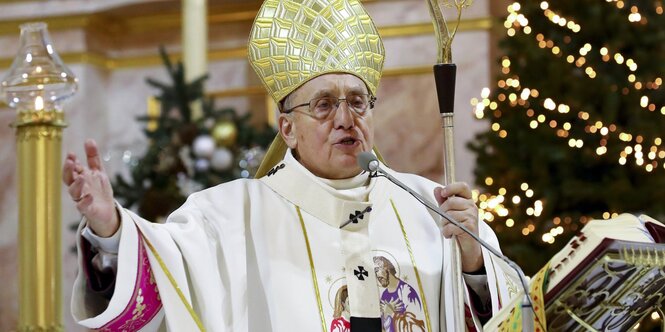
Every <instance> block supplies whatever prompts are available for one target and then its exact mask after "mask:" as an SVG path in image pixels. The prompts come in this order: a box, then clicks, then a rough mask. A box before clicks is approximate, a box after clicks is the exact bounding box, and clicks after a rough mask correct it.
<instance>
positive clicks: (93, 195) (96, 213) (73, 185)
mask: <svg viewBox="0 0 665 332" xmlns="http://www.w3.org/2000/svg"><path fill="white" fill-rule="evenodd" d="M85 154H86V159H87V164H88V166H87V167H85V166H83V165H81V163H80V162H79V160H78V158H77V157H76V155H75V154H73V153H68V154H67V158H66V159H65V163H64V165H63V168H62V181H63V182H64V183H65V185H66V186H67V187H68V189H67V191H68V192H69V196H70V197H71V199H72V201H74V203H76V208H77V209H78V211H79V212H80V213H81V214H82V215H83V216H85V217H86V219H87V220H88V227H90V229H91V230H92V231H93V232H94V233H95V234H97V235H98V236H101V237H109V236H111V235H113V234H114V233H115V232H116V231H117V230H118V227H119V225H120V220H119V218H118V214H117V212H116V208H115V202H114V200H113V189H112V188H111V182H110V181H109V178H108V176H107V175H106V173H105V172H104V166H103V165H102V161H101V159H100V158H99V151H98V149H97V144H96V143H95V141H94V140H87V141H86V142H85Z"/></svg>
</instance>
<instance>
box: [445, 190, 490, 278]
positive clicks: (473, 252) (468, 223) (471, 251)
mask: <svg viewBox="0 0 665 332" xmlns="http://www.w3.org/2000/svg"><path fill="white" fill-rule="evenodd" d="M434 197H436V201H437V202H438V203H439V207H440V208H441V210H443V211H444V212H446V213H448V214H449V215H450V216H451V217H453V219H455V220H456V221H458V222H460V223H461V224H462V225H464V226H465V227H466V228H468V229H469V230H470V231H471V232H472V233H474V234H476V235H478V207H476V204H475V203H474V202H473V199H472V196H471V188H469V186H468V185H467V184H466V183H462V182H455V183H452V184H449V185H447V186H446V187H444V188H441V187H439V188H435V189H434ZM442 232H443V236H444V237H446V238H448V239H449V238H450V237H452V236H453V235H455V236H456V237H457V242H458V243H459V245H460V249H461V251H462V252H461V254H462V271H464V272H474V271H477V270H478V269H480V268H481V267H482V266H483V255H482V250H481V247H480V244H478V242H476V240H474V239H473V238H472V237H471V236H470V235H468V234H466V233H465V232H464V231H463V230H462V229H460V228H459V227H457V226H455V225H453V224H452V223H450V222H449V221H448V220H445V219H444V220H443V230H442Z"/></svg>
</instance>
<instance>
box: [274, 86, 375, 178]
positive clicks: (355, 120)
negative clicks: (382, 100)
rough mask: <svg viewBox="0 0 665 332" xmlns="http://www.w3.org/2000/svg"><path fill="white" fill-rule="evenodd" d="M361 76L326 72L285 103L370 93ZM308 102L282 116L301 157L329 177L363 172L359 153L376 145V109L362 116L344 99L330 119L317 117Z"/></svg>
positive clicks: (316, 172)
mask: <svg viewBox="0 0 665 332" xmlns="http://www.w3.org/2000/svg"><path fill="white" fill-rule="evenodd" d="M367 93H368V91H367V87H366V85H365V83H363V81H362V80H361V79H359V78H358V77H356V76H353V75H350V74H327V75H322V76H319V77H317V78H314V79H312V80H311V81H309V82H307V83H305V84H303V85H302V86H301V87H300V88H298V89H297V90H296V91H294V92H293V93H292V94H291V95H290V96H289V98H287V100H286V103H285V105H284V106H285V109H289V108H291V107H293V106H295V105H299V104H303V103H307V102H309V101H310V100H312V99H314V98H320V97H337V98H340V99H343V98H347V96H350V95H352V94H356V95H357V94H367ZM307 113H308V108H307V106H303V107H300V108H298V109H297V111H296V112H292V113H291V114H290V115H286V114H282V115H281V116H280V119H279V127H280V133H281V135H282V137H283V138H284V140H285V141H286V144H287V145H288V146H289V147H290V148H291V149H293V150H294V151H296V154H297V158H298V160H299V161H300V163H301V164H303V165H304V166H305V167H306V168H307V169H308V170H310V171H311V172H312V173H314V175H317V176H319V177H323V178H327V179H345V178H350V177H353V176H355V175H357V174H358V173H360V168H359V167H358V165H357V162H356V155H357V154H358V153H360V152H362V151H370V150H371V149H372V147H373V146H374V128H373V124H372V110H369V109H368V110H367V112H366V113H365V114H364V115H363V116H359V115H358V114H356V113H355V112H354V111H353V110H351V109H349V107H348V104H347V103H346V102H341V103H340V105H339V107H338V109H337V111H336V112H335V113H334V114H332V115H331V116H330V117H328V118H327V119H322V120H319V119H316V118H314V117H312V116H310V115H308V114H307Z"/></svg>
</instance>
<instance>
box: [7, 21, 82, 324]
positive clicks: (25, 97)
mask: <svg viewBox="0 0 665 332" xmlns="http://www.w3.org/2000/svg"><path fill="white" fill-rule="evenodd" d="M0 88H1V89H2V93H3V94H4V95H5V97H6V100H7V103H8V104H9V106H10V107H12V108H14V109H16V115H17V116H16V121H15V122H14V123H13V124H12V127H14V128H16V141H17V155H18V156H17V163H18V177H19V188H18V198H19V326H18V330H19V331H63V330H64V327H63V324H62V291H61V287H62V285H61V274H62V273H61V270H62V267H61V266H62V251H61V250H60V243H61V232H62V228H61V211H60V205H61V197H60V192H61V191H60V188H61V187H60V175H61V145H62V129H63V128H64V127H65V126H66V123H65V115H64V113H63V112H62V109H61V107H60V104H61V102H62V101H63V100H65V99H67V98H68V97H70V96H72V95H73V94H74V92H75V91H76V88H77V81H76V78H75V77H74V75H72V73H71V72H70V71H69V69H68V68H67V67H65V65H64V64H63V63H62V60H60V57H58V55H57V53H55V50H54V49H53V45H52V43H51V41H50V37H49V34H48V31H47V29H46V24H44V23H27V24H23V25H21V37H20V48H19V52H18V54H17V56H16V57H15V58H14V62H13V63H12V66H11V68H10V69H9V71H8V73H7V74H6V76H5V78H4V79H3V80H2V83H1V86H0Z"/></svg>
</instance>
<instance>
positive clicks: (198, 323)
mask: <svg viewBox="0 0 665 332" xmlns="http://www.w3.org/2000/svg"><path fill="white" fill-rule="evenodd" d="M141 237H142V238H143V240H145V243H146V244H147V245H148V248H149V249H150V252H152V254H153V255H154V256H155V258H156V259H157V262H158V263H159V266H160V267H161V268H162V271H164V274H166V277H167V278H168V279H169V282H170V283H171V286H173V288H174V289H175V291H176V293H177V294H178V297H179V298H180V301H181V302H182V303H183V304H184V305H185V308H187V311H189V315H190V316H192V319H193V320H194V322H195V323H196V326H198V327H199V330H200V331H205V330H206V329H205V327H203V323H201V320H200V319H199V316H198V315H196V312H194V309H193V308H192V306H191V305H190V304H189V302H187V299H186V298H185V295H184V294H183V293H182V291H181V290H180V287H179V286H178V284H177V283H176V281H175V278H173V275H171V272H169V269H168V268H167V267H166V264H164V261H163V260H162V257H160V256H159V254H158V253H157V250H155V247H153V246H152V243H150V241H149V240H148V238H146V237H145V236H144V235H143V234H141Z"/></svg>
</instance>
